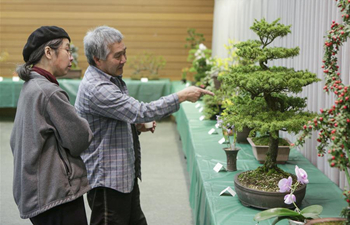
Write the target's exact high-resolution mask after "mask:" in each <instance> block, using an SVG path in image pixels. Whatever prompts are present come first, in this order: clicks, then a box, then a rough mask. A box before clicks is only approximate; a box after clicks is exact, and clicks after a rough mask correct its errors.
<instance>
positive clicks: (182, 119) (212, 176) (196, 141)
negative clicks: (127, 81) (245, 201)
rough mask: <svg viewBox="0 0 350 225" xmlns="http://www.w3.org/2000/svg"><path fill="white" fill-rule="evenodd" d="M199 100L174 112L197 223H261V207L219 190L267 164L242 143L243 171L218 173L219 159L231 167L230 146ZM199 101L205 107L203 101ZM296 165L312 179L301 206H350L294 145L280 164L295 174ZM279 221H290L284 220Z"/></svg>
mask: <svg viewBox="0 0 350 225" xmlns="http://www.w3.org/2000/svg"><path fill="white" fill-rule="evenodd" d="M172 86H173V87H172V90H173V92H175V91H178V90H181V89H182V88H184V85H183V84H181V83H180V82H173V83H172ZM197 104H198V103H189V102H184V103H182V104H181V107H180V110H179V111H178V112H176V113H175V114H174V116H175V117H176V122H177V129H178V131H179V134H180V136H181V140H182V146H183V151H184V154H185V156H186V158H187V170H188V172H189V177H190V181H191V185H190V204H191V207H192V210H193V218H194V222H195V224H200V225H204V224H215V225H236V224H237V225H244V224H252V225H253V224H256V222H255V221H254V220H253V218H254V216H255V214H256V213H258V212H260V211H261V210H259V209H255V208H251V207H244V206H243V205H242V204H241V203H240V202H239V200H238V197H237V196H235V197H232V196H219V194H220V192H221V191H223V190H224V189H225V188H227V187H231V188H232V189H233V190H234V183H233V179H234V176H235V175H236V174H237V173H239V172H242V171H246V170H253V169H256V168H257V167H258V166H260V165H261V164H259V163H258V161H257V160H256V159H255V158H254V155H253V153H252V149H251V146H250V145H249V144H238V147H240V148H241V150H240V151H239V152H238V160H237V169H238V171H235V172H219V173H216V172H215V171H214V170H213V168H214V166H215V165H216V164H217V163H218V162H219V163H221V164H223V165H224V166H226V155H225V152H224V151H223V148H224V147H225V145H220V144H219V143H218V141H219V140H220V139H221V138H222V137H223V136H222V132H221V130H218V129H217V131H218V134H216V135H209V134H208V131H209V130H210V129H212V128H215V124H216V121H209V120H204V121H200V120H199V118H200V117H201V116H202V113H200V112H199V108H200V107H199V108H196V105H197ZM199 104H200V106H203V103H201V102H199ZM295 165H298V166H299V167H300V168H303V169H304V170H305V171H306V172H307V173H308V178H309V181H310V183H309V184H308V185H307V190H306V196H305V198H304V200H303V202H302V205H301V208H304V207H306V206H309V205H313V204H319V205H322V206H323V212H322V214H321V217H339V215H340V212H341V210H342V209H343V208H344V207H346V205H347V204H346V202H345V200H344V199H343V197H342V190H340V189H339V187H338V186H337V185H335V184H334V183H333V182H332V181H331V180H330V179H329V178H327V177H326V176H325V175H324V174H323V173H322V172H321V171H320V170H318V169H317V168H316V167H315V166H313V165H312V164H311V163H310V162H309V161H308V160H307V159H306V158H305V157H304V156H303V155H302V154H301V153H300V152H298V151H297V150H292V151H291V153H290V156H289V160H288V162H287V163H286V164H285V165H280V167H281V168H282V169H283V170H285V171H288V172H290V173H293V174H294V173H295V172H294V169H295ZM271 223H272V220H269V221H262V222H260V223H259V224H263V225H264V224H271ZM278 224H281V225H283V224H288V222H287V220H284V221H281V222H280V223H278Z"/></svg>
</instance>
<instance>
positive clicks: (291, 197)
mask: <svg viewBox="0 0 350 225" xmlns="http://www.w3.org/2000/svg"><path fill="white" fill-rule="evenodd" d="M295 201H296V198H295V195H293V194H288V195H286V196H284V203H286V204H292V203H293V202H295Z"/></svg>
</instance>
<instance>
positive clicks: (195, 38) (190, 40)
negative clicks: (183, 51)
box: [181, 28, 205, 83]
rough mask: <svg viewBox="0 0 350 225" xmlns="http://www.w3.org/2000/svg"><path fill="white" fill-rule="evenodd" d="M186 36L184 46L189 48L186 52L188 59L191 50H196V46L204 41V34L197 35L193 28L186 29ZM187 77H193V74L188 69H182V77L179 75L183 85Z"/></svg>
mask: <svg viewBox="0 0 350 225" xmlns="http://www.w3.org/2000/svg"><path fill="white" fill-rule="evenodd" d="M187 34H188V36H187V37H186V41H187V43H186V44H185V48H189V49H190V50H189V52H188V57H190V55H191V54H192V52H193V49H196V48H197V46H198V45H199V44H200V43H202V42H204V41H205V38H204V34H202V33H197V32H196V29H195V28H188V29H187ZM187 61H189V62H191V63H192V61H193V59H192V58H191V59H189V58H188V59H187ZM188 75H193V72H191V71H190V68H189V67H185V68H183V69H182V75H181V80H182V81H183V82H184V83H185V82H186V81H187V80H188Z"/></svg>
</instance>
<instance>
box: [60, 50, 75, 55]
mask: <svg viewBox="0 0 350 225" xmlns="http://www.w3.org/2000/svg"><path fill="white" fill-rule="evenodd" d="M59 49H64V50H66V51H67V53H68V55H69V56H72V55H73V53H72V51H73V50H72V49H70V48H68V49H67V48H59Z"/></svg>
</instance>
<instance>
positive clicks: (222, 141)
mask: <svg viewBox="0 0 350 225" xmlns="http://www.w3.org/2000/svg"><path fill="white" fill-rule="evenodd" d="M218 142H219V144H220V145H222V144H223V143H225V138H224V137H223V138H221V139H220V140H219V141H218Z"/></svg>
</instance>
